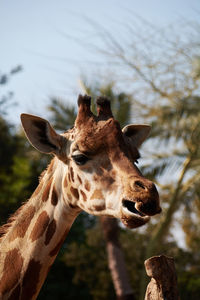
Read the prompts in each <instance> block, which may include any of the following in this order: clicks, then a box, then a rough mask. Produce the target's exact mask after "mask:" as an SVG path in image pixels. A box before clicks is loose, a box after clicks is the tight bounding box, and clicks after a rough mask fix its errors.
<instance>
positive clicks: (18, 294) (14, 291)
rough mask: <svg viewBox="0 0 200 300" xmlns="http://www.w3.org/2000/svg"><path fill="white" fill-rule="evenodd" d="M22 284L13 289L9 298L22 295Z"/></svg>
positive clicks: (13, 299)
mask: <svg viewBox="0 0 200 300" xmlns="http://www.w3.org/2000/svg"><path fill="white" fill-rule="evenodd" d="M20 290H21V289H20V284H18V285H17V286H16V288H15V289H14V290H13V291H12V293H11V295H10V297H9V298H8V300H17V299H19V297H20Z"/></svg>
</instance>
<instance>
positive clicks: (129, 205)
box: [122, 199, 146, 217]
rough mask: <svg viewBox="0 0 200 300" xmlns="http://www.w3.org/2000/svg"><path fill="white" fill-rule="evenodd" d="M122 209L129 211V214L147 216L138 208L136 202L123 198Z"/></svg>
mask: <svg viewBox="0 0 200 300" xmlns="http://www.w3.org/2000/svg"><path fill="white" fill-rule="evenodd" d="M122 209H123V210H124V212H128V213H129V214H134V215H137V216H140V217H146V215H145V214H144V213H142V212H140V211H139V210H137V209H136V207H135V202H133V201H130V200H127V199H123V200H122Z"/></svg>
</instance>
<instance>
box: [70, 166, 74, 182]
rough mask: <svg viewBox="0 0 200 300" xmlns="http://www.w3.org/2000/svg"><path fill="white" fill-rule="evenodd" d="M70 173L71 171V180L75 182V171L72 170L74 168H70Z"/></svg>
mask: <svg viewBox="0 0 200 300" xmlns="http://www.w3.org/2000/svg"><path fill="white" fill-rule="evenodd" d="M69 171H70V175H71V179H72V181H73V182H74V170H73V169H72V167H70V169H69Z"/></svg>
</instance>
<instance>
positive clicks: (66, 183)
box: [64, 176, 68, 188]
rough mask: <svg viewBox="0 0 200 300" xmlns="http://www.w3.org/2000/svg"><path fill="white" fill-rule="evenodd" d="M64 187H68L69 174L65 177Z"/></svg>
mask: <svg viewBox="0 0 200 300" xmlns="http://www.w3.org/2000/svg"><path fill="white" fill-rule="evenodd" d="M64 187H65V188H66V187H68V181H67V176H65V179H64Z"/></svg>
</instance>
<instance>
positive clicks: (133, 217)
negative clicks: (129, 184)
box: [120, 199, 150, 229]
mask: <svg viewBox="0 0 200 300" xmlns="http://www.w3.org/2000/svg"><path fill="white" fill-rule="evenodd" d="M121 212H122V215H121V218H120V219H121V221H122V223H123V224H124V225H125V226H126V227H129V228H131V229H133V228H137V227H140V226H142V225H144V224H146V223H147V222H148V221H149V220H150V217H149V216H147V215H146V214H145V213H143V212H141V211H139V210H138V209H137V208H136V203H135V202H133V201H130V200H127V199H123V200H122V210H121Z"/></svg>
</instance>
